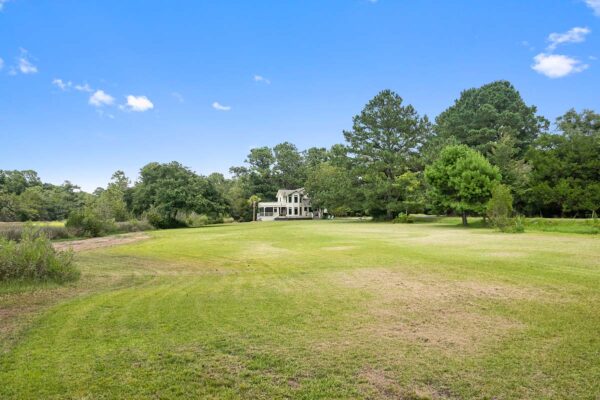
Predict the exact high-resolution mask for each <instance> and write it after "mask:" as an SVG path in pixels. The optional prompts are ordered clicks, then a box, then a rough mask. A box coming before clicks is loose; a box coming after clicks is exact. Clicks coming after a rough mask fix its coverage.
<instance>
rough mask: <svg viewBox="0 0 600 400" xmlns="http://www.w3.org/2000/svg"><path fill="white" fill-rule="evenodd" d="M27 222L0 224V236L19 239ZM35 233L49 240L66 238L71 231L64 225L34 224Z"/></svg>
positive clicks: (69, 235)
mask: <svg viewBox="0 0 600 400" xmlns="http://www.w3.org/2000/svg"><path fill="white" fill-rule="evenodd" d="M26 229H27V224H25V223H22V222H8V223H1V224H0V238H4V239H8V240H16V241H19V240H21V237H22V236H23V232H24V231H25V230H26ZM35 231H36V234H40V233H43V234H44V235H46V237H47V238H48V239H50V240H59V239H68V238H69V237H71V236H72V235H71V233H70V232H69V230H68V229H67V228H66V227H64V226H56V225H40V226H36V229H35Z"/></svg>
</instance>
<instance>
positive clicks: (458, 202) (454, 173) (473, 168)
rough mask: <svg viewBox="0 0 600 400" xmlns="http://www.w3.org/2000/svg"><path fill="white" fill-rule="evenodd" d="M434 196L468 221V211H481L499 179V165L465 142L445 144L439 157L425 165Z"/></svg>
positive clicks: (464, 220) (483, 209)
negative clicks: (462, 143)
mask: <svg viewBox="0 0 600 400" xmlns="http://www.w3.org/2000/svg"><path fill="white" fill-rule="evenodd" d="M425 178H426V179H427V182H428V183H429V185H430V186H431V189H432V194H433V198H434V199H435V201H436V202H437V203H438V204H440V205H441V206H442V207H445V208H448V209H451V210H454V211H456V212H458V213H459V214H460V215H461V216H462V223H463V225H467V216H468V215H469V214H470V213H478V214H481V213H483V212H484V211H485V207H486V204H487V202H488V200H489V199H490V197H491V194H492V189H493V187H494V186H495V185H496V184H498V183H499V182H500V178H501V176H500V172H499V171H498V168H497V167H495V166H492V165H491V164H490V162H489V161H488V160H487V159H486V158H485V157H484V156H483V155H481V153H479V152H477V151H475V150H473V149H471V148H469V147H467V146H465V145H455V146H448V147H446V148H445V149H444V150H442V153H441V154H440V157H439V159H438V160H437V161H436V162H434V163H433V164H432V165H430V166H428V167H427V168H426V169H425Z"/></svg>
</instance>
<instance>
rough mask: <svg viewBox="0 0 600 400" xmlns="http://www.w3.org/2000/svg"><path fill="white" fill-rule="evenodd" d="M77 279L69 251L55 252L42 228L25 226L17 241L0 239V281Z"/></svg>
mask: <svg viewBox="0 0 600 400" xmlns="http://www.w3.org/2000/svg"><path fill="white" fill-rule="evenodd" d="M77 278H79V271H78V270H77V268H76V267H75V265H74V263H73V252H72V251H56V250H55V249H54V247H52V243H51V242H50V239H48V238H47V237H46V235H45V233H44V232H43V231H40V230H36V229H34V228H32V227H27V228H26V229H25V230H24V231H23V233H22V237H21V241H20V242H16V241H13V240H7V239H4V238H0V281H8V280H28V281H54V282H66V281H72V280H75V279H77Z"/></svg>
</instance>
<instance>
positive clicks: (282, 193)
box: [277, 188, 304, 197]
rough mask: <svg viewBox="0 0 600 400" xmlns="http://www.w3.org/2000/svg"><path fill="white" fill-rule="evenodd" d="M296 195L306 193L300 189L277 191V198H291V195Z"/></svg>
mask: <svg viewBox="0 0 600 400" xmlns="http://www.w3.org/2000/svg"><path fill="white" fill-rule="evenodd" d="M294 193H304V188H298V189H279V190H278V191H277V197H279V196H284V197H286V196H289V195H290V194H294Z"/></svg>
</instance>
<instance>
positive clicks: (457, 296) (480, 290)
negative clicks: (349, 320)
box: [338, 268, 540, 352]
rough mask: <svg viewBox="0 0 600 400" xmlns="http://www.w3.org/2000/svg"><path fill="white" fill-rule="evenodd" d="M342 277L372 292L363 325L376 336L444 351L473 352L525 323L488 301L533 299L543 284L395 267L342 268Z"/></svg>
mask: <svg viewBox="0 0 600 400" xmlns="http://www.w3.org/2000/svg"><path fill="white" fill-rule="evenodd" d="M338 275H339V276H338V281H339V282H340V283H341V284H342V285H344V286H349V287H352V288H357V289H362V290H366V291H368V292H369V293H370V294H371V298H370V300H368V301H367V303H366V304H365V309H364V310H360V313H361V315H362V317H366V320H365V321H366V322H364V323H363V326H361V329H362V330H363V331H366V334H367V335H369V336H370V337H378V338H380V339H382V340H404V341H409V342H411V343H419V344H420V345H423V346H428V347H435V348H437V349H439V350H442V351H450V352H473V351H477V350H478V348H479V347H480V346H481V345H482V344H484V343H488V342H493V341H494V340H497V339H499V338H501V337H502V336H504V335H506V334H508V333H510V332H511V331H513V330H515V329H520V328H522V325H521V324H520V323H519V322H517V321H514V320H511V319H509V318H506V317H502V316H497V315H493V314H492V313H491V312H489V310H488V309H487V307H488V306H487V305H486V301H488V300H491V301H511V300H530V299H535V298H538V297H539V296H540V290H539V289H531V288H523V287H516V286H510V285H506V284H486V283H482V282H478V281H452V280H443V279H441V278H440V277H439V276H432V275H425V274H420V275H419V276H412V275H410V274H408V273H404V272H400V271H393V270H389V269H382V268H374V269H361V270H357V271H353V272H346V273H343V274H340V273H338Z"/></svg>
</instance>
